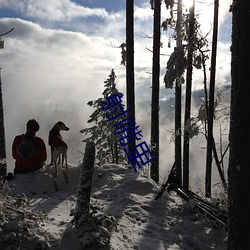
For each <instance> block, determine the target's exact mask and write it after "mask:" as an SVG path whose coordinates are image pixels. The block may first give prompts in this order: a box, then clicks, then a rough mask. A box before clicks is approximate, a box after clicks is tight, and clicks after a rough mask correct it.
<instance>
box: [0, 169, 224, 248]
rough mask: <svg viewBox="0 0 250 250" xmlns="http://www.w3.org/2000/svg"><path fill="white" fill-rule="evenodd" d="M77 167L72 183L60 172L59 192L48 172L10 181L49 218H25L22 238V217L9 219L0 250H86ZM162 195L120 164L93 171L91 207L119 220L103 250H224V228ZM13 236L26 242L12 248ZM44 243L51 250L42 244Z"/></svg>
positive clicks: (4, 224) (0, 237) (0, 232)
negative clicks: (77, 229) (78, 216)
mask: <svg viewBox="0 0 250 250" xmlns="http://www.w3.org/2000/svg"><path fill="white" fill-rule="evenodd" d="M79 169H80V166H79V167H71V168H70V171H69V173H68V174H69V184H67V183H65V182H64V178H63V176H62V173H61V172H59V176H58V177H57V184H58V188H59V190H58V191H55V189H54V184H53V180H52V176H51V174H50V170H46V171H44V172H40V173H32V174H26V175H19V176H17V177H16V178H15V179H14V180H12V181H9V183H8V185H9V186H14V189H13V190H12V191H11V193H12V195H15V194H17V193H18V194H21V193H24V194H25V195H26V196H27V197H29V198H30V199H29V207H28V211H29V210H32V211H40V212H43V213H41V214H42V215H41V216H45V218H44V219H41V220H40V221H39V222H37V223H36V225H34V224H32V220H33V222H34V221H35V220H37V218H38V217H39V216H38V217H36V216H33V219H29V220H28V219H26V220H28V221H29V223H30V224H27V221H26V222H25V223H26V224H27V225H26V224H25V225H26V226H27V230H26V231H28V233H27V232H26V231H25V237H24V236H22V235H19V234H20V229H19V231H18V226H19V227H20V223H21V219H20V220H17V219H16V217H14V216H12V218H11V216H9V217H8V218H7V216H6V217H5V222H2V229H1V230H0V249H1V250H10V249H21V250H22V249H27V250H29V249H30V250H34V249H55V250H80V249H82V248H81V244H80V242H79V240H78V238H77V236H76V235H75V233H74V228H73V226H72V224H71V223H70V221H71V220H72V216H71V215H70V213H71V211H72V210H73V209H74V208H75V205H76V189H77V185H78V179H79V171H80V170H79ZM5 188H6V187H5ZM158 191H159V189H158V188H157V187H156V186H155V185H154V184H153V183H151V182H150V181H149V179H147V178H144V177H141V176H140V175H138V174H137V173H135V172H134V171H133V170H130V169H126V168H123V167H122V166H118V165H104V166H102V167H100V168H96V169H95V172H94V178H93V187H92V196H91V203H92V205H93V206H95V207H96V208H98V210H100V212H102V213H104V214H106V215H109V216H113V217H115V219H116V229H115V230H113V232H112V234H111V240H110V244H109V245H108V246H106V247H104V248H103V249H110V250H121V249H140V250H177V249H181V250H206V249H217V250H220V249H226V245H225V244H224V243H223V241H224V239H225V237H226V231H225V229H224V228H220V229H215V228H213V226H212V225H211V224H210V223H209V222H208V221H206V220H205V219H204V218H203V217H201V216H200V215H198V214H197V213H196V212H194V211H192V210H191V208H190V207H189V206H188V204H187V202H185V201H183V200H182V199H181V198H180V197H178V196H177V195H176V194H175V193H170V194H168V193H167V192H165V193H164V194H163V196H162V198H161V199H160V200H155V197H156V195H157V194H158ZM9 192H10V191H9ZM0 205H1V204H0ZM2 206H3V204H2ZM22 209H24V208H22ZM26 209H27V208H26ZM46 215H47V217H46ZM24 217H25V216H24ZM26 218H27V216H26ZM11 220H12V221H11ZM15 220H16V221H15ZM22 220H23V221H24V220H25V219H23V218H22ZM13 221H14V222H13ZM15 223H16V225H15ZM18 223H19V224H18ZM23 223H24V222H23ZM13 224H14V226H13ZM22 227H23V225H22ZM18 232H19V234H18ZM22 232H24V231H22ZM23 234H24V233H23ZM11 237H12V238H13V237H15V240H16V241H18V237H19V238H20V239H22V240H19V243H18V244H19V248H11V245H13V244H14V242H15V240H13V239H12V238H11ZM25 240H26V241H29V242H32V241H37V242H38V243H39V242H40V243H39V244H40V245H39V244H37V248H34V246H32V247H33V248H28V247H29V244H28V243H27V242H26V243H25ZM43 240H44V241H46V242H47V243H48V244H47V245H49V246H50V247H45V245H43V244H41V242H42V241H43ZM23 247H25V248H23ZM30 247H31V246H30ZM39 247H40V248H39Z"/></svg>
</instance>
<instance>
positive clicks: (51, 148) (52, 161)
mask: <svg viewBox="0 0 250 250" xmlns="http://www.w3.org/2000/svg"><path fill="white" fill-rule="evenodd" d="M53 154H54V148H53V147H52V146H51V147H50V158H51V161H50V166H52V165H53V164H54V159H53Z"/></svg>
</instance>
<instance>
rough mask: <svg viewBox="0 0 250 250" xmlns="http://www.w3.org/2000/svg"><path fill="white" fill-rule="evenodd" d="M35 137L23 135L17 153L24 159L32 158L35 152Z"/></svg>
mask: <svg viewBox="0 0 250 250" xmlns="http://www.w3.org/2000/svg"><path fill="white" fill-rule="evenodd" d="M35 140H36V138H35V137H30V136H25V135H22V140H21V143H20V145H19V147H18V148H17V153H18V155H19V156H20V158H21V159H22V160H30V159H31V158H32V156H33V155H34V153H35Z"/></svg>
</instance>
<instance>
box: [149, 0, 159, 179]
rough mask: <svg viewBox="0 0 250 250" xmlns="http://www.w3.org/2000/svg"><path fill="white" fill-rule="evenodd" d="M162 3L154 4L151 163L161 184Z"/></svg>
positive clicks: (151, 171) (153, 175)
mask: <svg viewBox="0 0 250 250" xmlns="http://www.w3.org/2000/svg"><path fill="white" fill-rule="evenodd" d="M160 21H161V1H160V0H155V2H154V37H153V72H152V74H153V75H152V103H151V153H152V155H153V157H154V160H153V161H152V162H151V167H150V177H151V179H153V180H154V181H155V182H156V183H159V89H160V87H159V86H160V42H161V41H160V40H161V35H160V34H161V29H160V27H161V25H160Z"/></svg>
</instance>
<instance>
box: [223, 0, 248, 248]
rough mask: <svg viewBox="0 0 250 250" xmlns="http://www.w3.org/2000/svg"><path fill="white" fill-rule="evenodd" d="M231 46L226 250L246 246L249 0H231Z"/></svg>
mask: <svg viewBox="0 0 250 250" xmlns="http://www.w3.org/2000/svg"><path fill="white" fill-rule="evenodd" d="M231 10H232V16H233V18H232V46H231V53H232V54H231V55H232V58H231V59H232V61H231V77H232V86H231V87H232V89H231V114H230V138H229V139H230V156H229V168H228V180H229V194H228V246H227V249H228V250H239V249H242V250H247V249H250V237H249V235H250V214H249V211H250V195H249V193H250V167H249V164H250V153H249V152H250V129H249V125H250V115H249V114H250V105H249V93H250V84H249V79H250V63H249V58H250V46H249V44H250V33H249V27H250V15H249V10H250V1H249V0H241V1H238V0H234V1H233V4H232V6H231Z"/></svg>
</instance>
